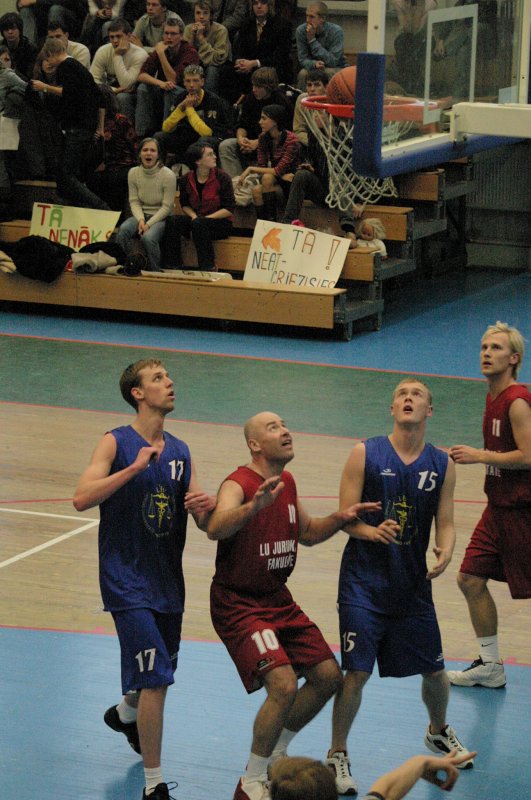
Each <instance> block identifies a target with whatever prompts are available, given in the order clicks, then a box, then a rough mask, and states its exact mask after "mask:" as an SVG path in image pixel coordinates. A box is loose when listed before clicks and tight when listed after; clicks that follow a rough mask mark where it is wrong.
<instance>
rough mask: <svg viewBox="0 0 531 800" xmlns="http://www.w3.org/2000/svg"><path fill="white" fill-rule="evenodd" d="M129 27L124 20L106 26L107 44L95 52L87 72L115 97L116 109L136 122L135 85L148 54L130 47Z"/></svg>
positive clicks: (136, 47) (135, 47)
mask: <svg viewBox="0 0 531 800" xmlns="http://www.w3.org/2000/svg"><path fill="white" fill-rule="evenodd" d="M130 37H131V26H130V25H129V23H128V22H126V20H124V19H120V18H118V19H115V20H114V21H113V22H111V24H110V25H109V44H104V45H102V46H101V47H99V48H98V50H97V51H96V54H95V56H94V59H93V61H92V64H91V67H90V71H91V73H92V75H93V77H94V80H95V81H96V83H98V84H99V83H107V84H109V86H111V87H112V90H113V92H114V93H115V94H116V95H117V100H118V106H119V107H120V111H121V112H122V114H125V115H126V117H128V118H129V119H130V120H131V122H132V123H133V124H134V121H135V104H136V85H137V81H138V75H139V73H140V70H141V68H142V64H143V63H144V61H145V60H146V59H147V57H148V54H147V53H146V51H145V50H144V48H143V47H138V46H137V45H136V44H131V41H130Z"/></svg>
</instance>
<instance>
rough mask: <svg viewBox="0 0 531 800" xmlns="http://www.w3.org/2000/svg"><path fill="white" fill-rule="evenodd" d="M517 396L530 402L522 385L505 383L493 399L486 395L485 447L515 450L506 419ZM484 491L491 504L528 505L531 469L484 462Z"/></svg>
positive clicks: (530, 490)
mask: <svg viewBox="0 0 531 800" xmlns="http://www.w3.org/2000/svg"><path fill="white" fill-rule="evenodd" d="M520 397H521V398H523V399H524V400H526V401H527V402H528V403H529V404H530V405H531V392H529V391H528V389H527V387H526V386H524V385H523V384H512V385H511V386H508V387H507V389H504V391H503V392H502V393H501V394H500V395H498V397H497V398H496V399H495V400H492V398H491V396H490V394H488V395H487V404H486V407H485V415H484V417H483V439H484V442H485V449H486V450H492V451H494V452H496V453H508V452H510V451H511V450H517V449H518V448H517V445H516V442H515V441H514V436H513V431H512V427H511V421H510V419H509V409H510V407H511V405H512V403H514V401H515V400H517V399H518V398H520ZM485 494H486V495H487V497H488V498H489V502H490V503H493V504H494V505H495V506H519V507H521V506H528V505H530V504H531V472H530V471H529V470H525V469H500V468H499V467H493V466H488V465H487V469H486V475H485Z"/></svg>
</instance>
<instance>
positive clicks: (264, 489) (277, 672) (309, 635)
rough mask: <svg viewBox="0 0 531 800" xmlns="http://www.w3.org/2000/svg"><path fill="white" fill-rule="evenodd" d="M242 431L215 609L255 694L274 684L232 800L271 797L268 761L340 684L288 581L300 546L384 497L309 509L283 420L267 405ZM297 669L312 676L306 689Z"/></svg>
mask: <svg viewBox="0 0 531 800" xmlns="http://www.w3.org/2000/svg"><path fill="white" fill-rule="evenodd" d="M244 435H245V440H246V442H247V446H248V448H249V451H250V456H251V460H250V462H249V463H248V464H247V465H246V466H244V467H238V469H237V470H236V471H235V472H232V473H231V474H230V475H229V476H228V477H227V478H226V479H225V481H224V482H223V483H222V484H221V488H220V490H219V492H218V501H217V507H216V510H215V511H214V512H213V514H212V516H211V518H210V521H209V523H208V529H207V533H208V537H209V539H214V540H217V541H218V550H217V556H216V572H215V575H214V578H213V581H212V587H211V591H210V611H211V615H212V622H213V624H214V628H215V629H216V632H217V634H218V636H219V637H220V639H221V640H222V641H223V643H224V644H225V646H226V647H227V649H228V651H229V654H230V656H231V658H232V659H233V661H234V663H235V665H236V667H237V669H238V672H239V674H240V678H241V680H242V682H243V684H244V686H245V688H246V690H247V692H254V691H257V690H258V689H260V688H261V687H262V686H265V688H266V692H267V697H266V699H265V702H264V704H263V705H262V707H261V709H260V710H259V712H258V715H257V717H256V719H255V723H254V728H253V740H252V746H251V753H250V756H249V760H248V762H247V770H246V773H245V775H244V776H243V777H242V778H241V779H240V782H239V783H238V786H237V788H236V792H235V794H234V800H267V799H268V798H269V792H268V791H267V788H266V783H267V769H268V765H269V762H270V760H274V759H276V758H280V757H281V756H284V755H286V750H287V747H288V745H289V743H290V741H291V740H292V739H293V737H294V736H295V734H296V733H297V732H298V731H300V730H301V729H302V728H303V727H304V726H305V725H307V724H308V722H310V721H311V720H312V719H313V718H314V717H315V716H316V714H318V713H319V711H320V710H321V709H322V708H323V706H324V705H325V703H326V702H327V701H328V700H329V699H330V697H332V695H333V694H334V692H335V691H337V689H338V687H339V686H340V684H341V673H340V670H339V668H338V665H337V662H336V660H335V658H334V656H333V655H332V651H331V650H330V648H329V647H328V645H327V644H326V642H325V640H324V639H323V636H322V634H321V632H320V631H319V629H318V628H317V626H316V625H315V624H314V623H313V622H312V621H311V620H310V619H309V618H308V617H307V616H306V614H304V613H303V611H301V609H300V608H299V606H298V605H297V604H296V603H295V602H294V600H293V598H292V596H291V593H290V591H289V590H288V588H287V586H286V581H287V579H288V577H289V576H290V574H291V573H292V571H293V569H294V567H295V561H296V558H297V548H298V545H299V543H300V544H303V545H307V546H309V547H310V546H312V545H314V544H318V543H319V542H324V541H326V540H327V539H330V537H332V536H333V535H334V534H335V533H337V531H339V530H341V528H342V527H343V526H344V525H345V524H348V523H349V522H351V521H352V520H355V519H356V518H357V515H358V513H360V512H361V511H363V510H376V509H377V508H378V507H379V504H378V503H371V502H368V503H361V504H360V503H356V504H354V505H352V506H350V507H349V508H344V509H343V511H341V512H340V511H335V512H333V513H332V514H330V515H329V516H327V517H319V518H317V517H310V515H309V514H308V513H307V512H306V511H305V509H304V508H303V506H302V504H301V503H300V501H299V499H298V497H297V487H296V485H295V481H294V479H293V476H292V475H291V473H289V472H287V471H286V469H285V467H286V465H287V464H288V463H289V462H290V461H291V460H292V459H293V457H294V452H293V440H292V437H291V433H290V432H289V430H288V428H287V426H286V424H285V422H284V421H283V420H282V419H281V418H280V417H279V415H278V414H274V413H272V412H270V411H263V412H261V413H259V414H256V415H255V416H254V417H251V419H249V420H248V421H247V422H246V423H245V426H244ZM298 677H303V678H304V679H305V683H304V685H303V686H302V687H301V688H300V689H299V688H298V685H297V679H298Z"/></svg>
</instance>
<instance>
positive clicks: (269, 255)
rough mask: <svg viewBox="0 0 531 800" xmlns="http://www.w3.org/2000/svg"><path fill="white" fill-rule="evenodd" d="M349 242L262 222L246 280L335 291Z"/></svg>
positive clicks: (247, 266) (251, 254)
mask: <svg viewBox="0 0 531 800" xmlns="http://www.w3.org/2000/svg"><path fill="white" fill-rule="evenodd" d="M348 245H349V241H348V239H342V238H341V237H340V236H333V235H330V234H329V233H321V231H314V230H311V229H310V228H302V227H299V226H298V225H283V224H282V223H281V222H266V221H265V220H261V219H259V220H258V221H257V223H256V227H255V229H254V235H253V239H252V242H251V249H250V250H249V257H248V259H247V265H246V267H245V274H244V276H243V277H244V280H246V281H254V282H255V283H269V284H271V283H273V284H275V283H278V284H281V285H282V286H293V287H294V288H297V287H300V286H305V287H309V288H314V289H318V288H333V287H334V286H335V285H336V283H337V281H338V278H339V276H340V274H341V270H342V269H343V264H344V263H345V258H346V256H347V252H348Z"/></svg>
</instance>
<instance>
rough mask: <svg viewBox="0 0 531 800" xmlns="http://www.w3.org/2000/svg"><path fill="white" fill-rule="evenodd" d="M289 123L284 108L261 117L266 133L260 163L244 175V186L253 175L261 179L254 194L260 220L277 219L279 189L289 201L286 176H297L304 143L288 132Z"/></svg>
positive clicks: (261, 142)
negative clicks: (301, 146)
mask: <svg viewBox="0 0 531 800" xmlns="http://www.w3.org/2000/svg"><path fill="white" fill-rule="evenodd" d="M287 119H288V118H287V114H286V110H285V108H284V106H280V105H276V104H272V105H268V106H264V108H263V109H262V113H261V115H260V128H261V129H262V133H261V134H260V136H259V137H258V151H257V159H256V161H257V163H256V165H254V164H253V165H251V166H249V167H247V169H245V170H244V171H243V172H242V174H241V175H240V179H239V183H240V185H241V184H243V183H245V180H246V178H247V177H248V176H249V175H259V176H260V183H259V184H258V185H257V186H255V187H253V190H252V195H253V205H254V207H255V209H256V216H257V217H258V219H269V220H274V219H276V216H277V187H280V188H281V189H282V192H283V194H284V196H285V197H287V195H288V194H289V187H290V184H289V182H288V181H287V180H286V179H285V176H286V175H288V174H293V173H294V172H295V170H296V169H297V166H298V163H299V151H300V143H299V140H298V139H297V137H296V136H295V134H294V133H293V131H288V130H287Z"/></svg>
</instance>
